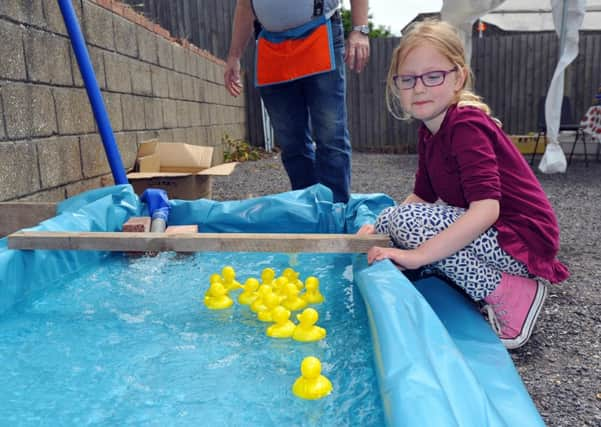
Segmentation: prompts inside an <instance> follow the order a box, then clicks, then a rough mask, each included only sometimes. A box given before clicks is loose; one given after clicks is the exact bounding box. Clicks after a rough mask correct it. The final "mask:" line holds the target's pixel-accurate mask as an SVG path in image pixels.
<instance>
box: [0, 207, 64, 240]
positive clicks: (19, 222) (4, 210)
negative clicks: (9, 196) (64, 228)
mask: <svg viewBox="0 0 601 427" xmlns="http://www.w3.org/2000/svg"><path fill="white" fill-rule="evenodd" d="M55 215H56V203H46V202H2V203H0V237H4V236H6V235H8V234H10V233H12V232H14V231H17V230H20V229H22V228H27V227H33V226H34V225H37V224H38V223H39V222H41V221H44V220H45V219H48V218H51V217H53V216H55Z"/></svg>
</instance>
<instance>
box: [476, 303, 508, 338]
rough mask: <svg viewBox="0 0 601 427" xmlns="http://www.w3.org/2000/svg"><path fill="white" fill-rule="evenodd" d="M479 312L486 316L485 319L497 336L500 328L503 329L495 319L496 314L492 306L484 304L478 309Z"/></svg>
mask: <svg viewBox="0 0 601 427" xmlns="http://www.w3.org/2000/svg"><path fill="white" fill-rule="evenodd" d="M480 312H482V313H484V314H485V315H486V318H487V319H488V322H489V323H490V326H492V329H493V331H495V332H496V334H497V335H499V334H500V333H501V328H502V327H503V324H502V323H501V321H499V319H498V318H497V313H496V312H495V309H494V307H493V305H492V304H486V305H484V306H482V308H480Z"/></svg>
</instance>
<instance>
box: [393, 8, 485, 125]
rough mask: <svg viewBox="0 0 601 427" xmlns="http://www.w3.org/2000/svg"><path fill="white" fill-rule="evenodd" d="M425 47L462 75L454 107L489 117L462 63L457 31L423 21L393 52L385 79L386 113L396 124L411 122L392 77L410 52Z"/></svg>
mask: <svg viewBox="0 0 601 427" xmlns="http://www.w3.org/2000/svg"><path fill="white" fill-rule="evenodd" d="M424 43H429V44H430V45H431V46H433V47H434V48H435V49H436V50H437V51H438V52H440V53H441V54H442V55H443V56H444V57H446V58H447V59H448V60H449V61H450V62H451V63H452V64H453V65H454V66H456V67H457V68H458V69H459V70H463V72H465V74H466V76H465V82H464V83H463V87H462V88H461V90H459V92H457V94H456V97H455V100H454V103H456V104H457V105H458V106H459V107H466V106H471V107H476V108H479V109H480V110H482V111H484V112H485V113H486V114H488V115H490V107H489V106H488V105H486V104H485V103H484V102H483V101H482V98H481V97H479V96H478V95H476V94H475V93H474V92H473V89H472V87H473V74H472V70H471V69H470V67H469V65H468V64H467V63H466V61H465V48H464V46H463V42H462V41H461V38H460V37H459V34H458V33H457V30H456V29H455V28H454V27H453V26H452V25H450V24H448V23H446V22H443V21H439V20H436V19H426V20H424V21H421V22H416V23H415V24H413V25H412V26H411V27H410V29H409V32H408V33H407V34H406V35H403V37H402V38H401V41H400V43H399V45H398V47H397V48H396V49H395V50H394V52H393V54H392V60H391V62H390V68H389V69H388V77H387V78H386V106H387V107H388V111H390V113H391V114H392V115H393V116H394V117H395V118H397V119H399V120H408V119H411V116H409V115H408V114H407V113H406V112H405V111H403V108H402V106H401V100H400V96H399V95H400V94H399V89H398V88H397V87H396V86H395V84H394V81H393V79H392V77H393V76H394V75H395V74H396V73H397V70H398V68H399V65H400V64H402V63H403V61H404V60H405V58H406V57H407V55H408V54H409V52H410V51H411V50H412V49H414V48H415V47H417V46H420V45H422V44H424Z"/></svg>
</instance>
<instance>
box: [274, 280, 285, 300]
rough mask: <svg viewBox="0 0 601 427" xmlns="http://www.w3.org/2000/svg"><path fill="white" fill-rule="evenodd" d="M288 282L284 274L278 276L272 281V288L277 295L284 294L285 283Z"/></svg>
mask: <svg viewBox="0 0 601 427" xmlns="http://www.w3.org/2000/svg"><path fill="white" fill-rule="evenodd" d="M287 284H288V278H287V277H284V276H280V277H278V278H277V279H275V280H274V281H273V290H274V292H276V293H277V294H278V295H282V296H285V293H286V285H287ZM282 299H284V298H282Z"/></svg>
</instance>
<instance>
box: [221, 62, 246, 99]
mask: <svg viewBox="0 0 601 427" xmlns="http://www.w3.org/2000/svg"><path fill="white" fill-rule="evenodd" d="M223 82H224V83H225V88H226V89H227V91H228V92H229V93H230V95H232V96H239V95H240V93H242V82H241V81H240V60H239V59H238V58H234V57H231V56H230V57H228V58H227V62H226V64H225V71H224V72H223Z"/></svg>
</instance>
